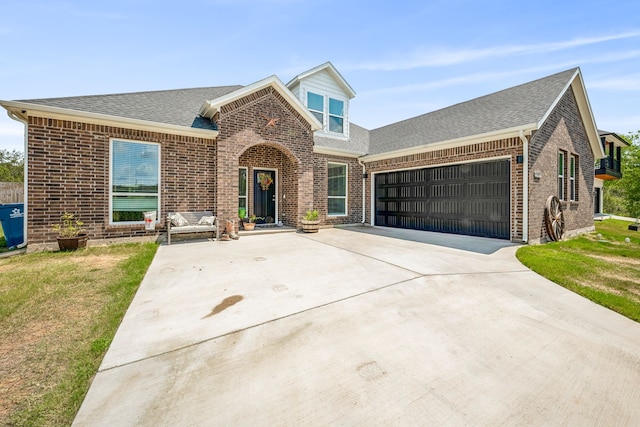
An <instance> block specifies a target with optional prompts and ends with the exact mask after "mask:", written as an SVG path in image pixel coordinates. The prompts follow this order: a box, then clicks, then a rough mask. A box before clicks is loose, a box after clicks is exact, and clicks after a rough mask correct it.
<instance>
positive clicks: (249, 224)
mask: <svg viewBox="0 0 640 427" xmlns="http://www.w3.org/2000/svg"><path fill="white" fill-rule="evenodd" d="M258 219H261V218H260V217H258V216H256V215H255V214H251V215H249V216H248V217H246V218H245V222H243V223H242V226H243V227H244V229H245V230H247V231H252V230H253V229H254V228H256V220H258Z"/></svg>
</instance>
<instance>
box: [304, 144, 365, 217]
mask: <svg viewBox="0 0 640 427" xmlns="http://www.w3.org/2000/svg"><path fill="white" fill-rule="evenodd" d="M329 162H335V163H343V164H346V165H347V180H348V183H347V215H345V216H327V211H328V207H327V204H328V187H327V184H328V177H327V171H328V169H327V168H328V163H329ZM313 164H314V168H313V188H314V200H313V204H314V207H315V208H316V209H318V211H319V212H320V219H321V221H322V222H323V223H324V224H331V225H336V224H359V223H361V222H362V166H360V165H359V164H358V160H357V159H354V158H350V157H337V156H328V155H324V154H316V155H315V157H314V160H313Z"/></svg>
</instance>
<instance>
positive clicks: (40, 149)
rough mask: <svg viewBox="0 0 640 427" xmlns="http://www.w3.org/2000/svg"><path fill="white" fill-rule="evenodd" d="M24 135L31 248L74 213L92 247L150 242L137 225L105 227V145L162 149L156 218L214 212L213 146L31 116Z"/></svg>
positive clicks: (182, 138)
mask: <svg viewBox="0 0 640 427" xmlns="http://www.w3.org/2000/svg"><path fill="white" fill-rule="evenodd" d="M28 129H29V134H28V138H29V144H28V162H29V169H28V173H27V180H28V186H29V195H28V197H29V202H28V206H27V209H28V212H27V213H28V243H29V244H30V245H37V244H42V243H47V242H53V241H55V233H53V232H52V231H51V229H50V225H51V224H53V223H55V222H57V221H58V220H59V217H60V214H61V213H63V212H72V213H75V214H76V216H77V218H78V219H80V220H81V221H83V222H84V223H85V226H84V228H85V229H86V231H87V232H88V234H89V236H90V238H91V239H111V238H121V237H142V236H149V235H155V234H156V232H153V231H151V232H149V231H145V229H144V225H143V224H140V225H118V226H112V225H109V140H110V138H118V139H124V140H132V141H143V142H155V143H158V144H160V146H161V162H162V164H161V207H160V212H159V214H160V215H165V214H166V212H168V211H172V210H213V211H215V210H216V201H215V169H216V161H215V157H216V148H215V141H214V140H212V139H202V138H195V137H188V136H179V135H170V134H165V133H157V132H148V131H139V130H132V129H125V128H120V127H113V126H102V125H94V124H88V123H82V122H78V121H67V120H57V119H48V118H42V117H33V116H32V117H29V128H28ZM161 224H162V227H164V224H163V222H162V221H161Z"/></svg>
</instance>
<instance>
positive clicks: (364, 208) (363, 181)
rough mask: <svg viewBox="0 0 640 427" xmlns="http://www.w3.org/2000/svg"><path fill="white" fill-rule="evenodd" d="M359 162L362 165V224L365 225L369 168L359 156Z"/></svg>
mask: <svg viewBox="0 0 640 427" xmlns="http://www.w3.org/2000/svg"><path fill="white" fill-rule="evenodd" d="M358 164H359V165H360V166H362V222H361V224H362V225H364V223H365V222H366V220H367V208H366V204H365V202H366V197H365V191H366V189H367V178H366V175H367V168H366V166H365V165H364V163H362V161H361V160H360V158H359V157H358Z"/></svg>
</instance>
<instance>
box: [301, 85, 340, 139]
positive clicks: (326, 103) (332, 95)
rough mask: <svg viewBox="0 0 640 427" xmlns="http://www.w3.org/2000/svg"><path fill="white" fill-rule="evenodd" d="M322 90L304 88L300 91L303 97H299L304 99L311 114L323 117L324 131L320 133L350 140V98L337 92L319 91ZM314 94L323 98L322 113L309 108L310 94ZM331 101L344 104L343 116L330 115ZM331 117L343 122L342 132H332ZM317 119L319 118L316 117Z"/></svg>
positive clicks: (310, 87)
mask: <svg viewBox="0 0 640 427" xmlns="http://www.w3.org/2000/svg"><path fill="white" fill-rule="evenodd" d="M318 89H320V88H317V87H316V86H303V87H302V88H301V89H300V90H301V95H299V96H300V97H301V98H304V106H305V107H306V108H307V110H308V111H309V112H311V114H314V115H315V114H321V115H322V121H321V124H322V130H319V131H318V132H323V133H327V134H330V135H334V136H335V137H338V138H348V137H349V98H348V97H345V96H344V95H342V94H340V93H337V92H335V91H328V93H327V92H326V91H323V90H322V89H320V90H318ZM319 92H320V93H319ZM310 93H311V94H314V95H317V96H320V97H322V111H320V110H315V109H312V108H309V94H310ZM331 99H333V100H335V101H340V102H342V115H341V116H339V115H336V114H330V110H331V108H330V102H331ZM331 117H337V118H339V119H341V120H342V132H335V131H332V130H330V126H331V124H330V120H331ZM316 119H317V117H316Z"/></svg>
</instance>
